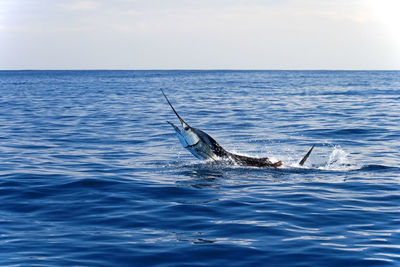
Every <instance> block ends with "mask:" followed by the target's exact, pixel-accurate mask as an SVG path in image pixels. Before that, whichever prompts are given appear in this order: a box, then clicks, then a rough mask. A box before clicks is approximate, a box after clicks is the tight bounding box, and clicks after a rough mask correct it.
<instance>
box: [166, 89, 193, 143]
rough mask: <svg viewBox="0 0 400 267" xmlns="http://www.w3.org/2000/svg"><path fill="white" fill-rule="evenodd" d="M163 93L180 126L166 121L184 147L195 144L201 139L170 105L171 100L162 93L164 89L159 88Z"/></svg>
mask: <svg viewBox="0 0 400 267" xmlns="http://www.w3.org/2000/svg"><path fill="white" fill-rule="evenodd" d="M161 92H162V93H163V95H164V97H165V99H166V100H167V102H168V104H169V106H170V107H171V108H172V110H173V111H174V113H175V115H176V116H177V117H178V119H179V121H180V122H181V125H182V128H179V127H177V126H176V125H174V124H173V123H171V122H168V123H169V124H170V125H171V126H172V127H173V128H174V129H175V131H176V133H177V135H178V138H179V140H180V141H181V143H182V145H183V146H184V147H185V148H189V147H192V146H194V145H196V144H197V143H198V142H199V141H200V140H201V139H200V137H199V136H198V135H197V134H196V132H195V130H194V128H192V127H190V125H189V124H187V123H186V122H185V121H184V120H183V119H182V117H181V116H179V114H178V112H176V110H175V108H174V107H173V106H172V104H171V102H169V99H168V98H167V96H166V95H165V94H164V91H163V90H161Z"/></svg>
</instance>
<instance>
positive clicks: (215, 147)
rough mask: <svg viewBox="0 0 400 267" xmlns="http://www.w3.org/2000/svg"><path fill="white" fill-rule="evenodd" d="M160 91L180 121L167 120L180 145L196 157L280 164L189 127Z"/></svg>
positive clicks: (305, 158) (264, 164) (264, 165)
mask: <svg viewBox="0 0 400 267" xmlns="http://www.w3.org/2000/svg"><path fill="white" fill-rule="evenodd" d="M161 92H162V94H163V95H164V97H165V99H166V100H167V102H168V104H169V106H170V107H171V108H172V110H173V111H174V113H175V115H176V116H177V117H178V119H179V121H180V122H181V124H182V129H181V128H179V127H177V126H176V125H175V124H173V123H171V122H169V121H167V122H168V123H169V124H170V125H171V126H172V127H173V128H174V130H175V132H176V134H177V136H178V139H179V141H180V142H181V144H182V146H183V147H184V148H185V149H187V150H189V151H190V152H191V153H192V154H193V155H194V156H195V157H196V158H198V159H201V160H206V159H213V160H218V159H223V160H227V161H230V162H232V163H236V164H239V165H242V166H252V167H269V168H278V167H280V166H282V161H277V162H275V163H273V162H271V161H270V160H269V158H268V157H264V158H253V157H248V156H243V155H238V154H234V153H232V152H229V151H227V150H225V149H224V148H223V147H222V146H221V145H220V144H218V143H217V141H215V139H214V138H212V137H211V136H210V135H208V134H207V133H205V132H203V131H202V130H199V129H197V128H194V127H191V126H190V125H189V124H187V123H186V122H185V121H184V120H183V119H182V117H181V116H179V114H178V112H176V110H175V108H174V107H173V106H172V104H171V102H170V101H169V99H168V98H167V96H166V95H165V93H164V91H163V90H162V89H161ZM313 149H314V146H312V147H311V149H310V150H309V151H308V152H307V154H306V155H305V156H304V157H303V158H302V159H301V161H300V162H299V165H300V166H302V165H303V164H304V163H305V161H306V160H307V158H308V157H309V156H310V154H311V152H312V150H313Z"/></svg>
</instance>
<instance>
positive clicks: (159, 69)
mask: <svg viewBox="0 0 400 267" xmlns="http://www.w3.org/2000/svg"><path fill="white" fill-rule="evenodd" d="M0 71H400V69H325V68H324V69H237V68H232V69H230V68H210V69H206V68H204V69H203V68H198V69H197V68H187V69H185V68H170V69H168V68H148V69H147V68H143V69H124V68H121V69H119V68H116V69H112V68H93V69H89V68H88V69H85V68H82V69H81V68H76V69H74V68H71V69H69V68H65V69H63V68H60V69H58V68H57V69H47V68H45V69H41V68H38V69H30V68H26V69H25V68H23V69H0Z"/></svg>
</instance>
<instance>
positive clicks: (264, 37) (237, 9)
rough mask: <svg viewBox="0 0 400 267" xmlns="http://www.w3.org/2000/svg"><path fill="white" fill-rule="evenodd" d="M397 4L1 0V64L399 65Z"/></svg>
mask: <svg viewBox="0 0 400 267" xmlns="http://www.w3.org/2000/svg"><path fill="white" fill-rule="evenodd" d="M399 11H400V1H399V0H247V1H244V0H243V1H239V0H112V1H111V0H108V1H106V0H99V1H95V0H71V1H60V0H59V1H55V0H0V69H400V34H399V32H400V30H399V29H400V16H399Z"/></svg>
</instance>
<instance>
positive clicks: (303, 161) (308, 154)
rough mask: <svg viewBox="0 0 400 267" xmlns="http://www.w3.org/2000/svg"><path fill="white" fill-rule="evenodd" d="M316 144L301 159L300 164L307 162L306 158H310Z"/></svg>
mask: <svg viewBox="0 0 400 267" xmlns="http://www.w3.org/2000/svg"><path fill="white" fill-rule="evenodd" d="M314 147H315V145H313V146H312V147H311V148H310V150H308V152H307V154H306V155H305V156H304V157H303V158H302V159H301V160H300V162H299V165H300V166H303V165H304V163H305V162H306V160H307V159H308V157H309V156H310V154H311V152H312V151H313V149H314Z"/></svg>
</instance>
